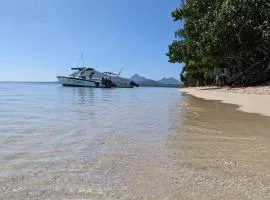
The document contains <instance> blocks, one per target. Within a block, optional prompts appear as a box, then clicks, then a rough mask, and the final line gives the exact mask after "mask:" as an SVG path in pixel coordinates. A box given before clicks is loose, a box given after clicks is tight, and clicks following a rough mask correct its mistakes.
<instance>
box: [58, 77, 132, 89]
mask: <svg viewBox="0 0 270 200" xmlns="http://www.w3.org/2000/svg"><path fill="white" fill-rule="evenodd" d="M57 78H58V80H59V82H60V83H61V84H62V85H63V86H67V87H95V88H105V87H106V86H104V85H103V84H102V83H101V82H100V81H94V80H84V79H80V78H74V77H67V76H57ZM114 83H115V86H116V87H117V88H133V86H132V85H130V84H129V83H122V82H114Z"/></svg>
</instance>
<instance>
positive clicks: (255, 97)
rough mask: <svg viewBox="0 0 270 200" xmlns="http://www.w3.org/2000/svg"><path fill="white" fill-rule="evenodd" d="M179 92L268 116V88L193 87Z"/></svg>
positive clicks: (269, 98)
mask: <svg viewBox="0 0 270 200" xmlns="http://www.w3.org/2000/svg"><path fill="white" fill-rule="evenodd" d="M180 91H181V92H184V93H186V94H190V95H192V96H195V97H198V98H203V99H206V100H218V101H221V102H223V103H229V104H235V105H238V106H239V107H238V108H237V109H238V110H241V111H244V112H248V113H257V114H261V115H264V116H270V107H269V102H270V86H257V87H246V88H228V87H222V88H220V87H193V88H182V89H180Z"/></svg>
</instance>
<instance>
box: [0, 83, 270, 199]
mask: <svg viewBox="0 0 270 200" xmlns="http://www.w3.org/2000/svg"><path fill="white" fill-rule="evenodd" d="M0 97H1V98H0V134H1V137H0V164H1V165H0V199H269V198H268V197H269V191H270V188H269V183H270V177H269V173H268V171H269V169H270V161H269V146H270V135H269V131H268V130H269V128H270V123H269V122H270V120H269V118H266V117H261V116H259V115H253V114H245V113H242V112H239V111H235V107H234V106H232V105H226V104H221V103H219V102H214V101H204V100H200V99H197V98H192V97H190V96H187V95H182V94H181V93H179V92H178V91H177V90H175V89H168V88H166V89H162V88H137V89H91V88H65V87H61V86H59V85H57V84H19V83H18V84H15V83H1V84H0Z"/></svg>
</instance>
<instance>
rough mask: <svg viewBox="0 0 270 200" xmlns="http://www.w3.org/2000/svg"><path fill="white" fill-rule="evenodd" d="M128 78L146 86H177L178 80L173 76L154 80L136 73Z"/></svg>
mask: <svg viewBox="0 0 270 200" xmlns="http://www.w3.org/2000/svg"><path fill="white" fill-rule="evenodd" d="M130 80H132V81H134V82H135V83H138V84H139V85H140V86H146V87H178V86H179V82H178V81H177V80H176V79H174V78H163V79H161V80H160V81H154V80H151V79H148V78H145V77H143V76H140V75H138V74H134V75H133V76H132V77H131V78H130Z"/></svg>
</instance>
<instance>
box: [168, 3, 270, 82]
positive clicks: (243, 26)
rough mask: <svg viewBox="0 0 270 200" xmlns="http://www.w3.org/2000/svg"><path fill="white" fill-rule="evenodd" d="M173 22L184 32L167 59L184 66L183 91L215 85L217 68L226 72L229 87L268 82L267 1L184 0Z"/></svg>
mask: <svg viewBox="0 0 270 200" xmlns="http://www.w3.org/2000/svg"><path fill="white" fill-rule="evenodd" d="M172 17H173V19H174V21H183V22H184V26H183V28H181V29H179V30H178V31H177V32H176V36H177V40H174V41H173V42H172V44H171V45H169V52H168V53H167V55H168V57H169V62H172V63H184V64H185V67H184V68H183V71H182V73H181V79H182V81H184V84H185V85H196V84H200V85H202V84H211V83H213V82H214V78H213V77H214V69H215V68H226V69H228V70H227V71H228V79H227V84H241V85H250V84H256V83H260V82H264V81H266V80H269V79H270V1H269V0H203V1H202V0H186V1H182V5H181V6H180V7H179V8H177V9H176V10H175V11H173V12H172Z"/></svg>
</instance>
